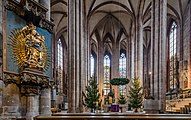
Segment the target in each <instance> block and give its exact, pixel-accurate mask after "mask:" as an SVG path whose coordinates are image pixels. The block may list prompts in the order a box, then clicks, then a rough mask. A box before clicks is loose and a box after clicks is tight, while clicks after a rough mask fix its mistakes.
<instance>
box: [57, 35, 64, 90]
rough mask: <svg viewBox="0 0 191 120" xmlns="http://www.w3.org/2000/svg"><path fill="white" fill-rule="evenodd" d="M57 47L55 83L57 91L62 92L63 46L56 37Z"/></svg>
mask: <svg viewBox="0 0 191 120" xmlns="http://www.w3.org/2000/svg"><path fill="white" fill-rule="evenodd" d="M57 48H58V51H57V53H58V58H57V59H58V78H57V82H58V83H57V84H58V92H63V46H62V42H61V40H60V39H58V43H57Z"/></svg>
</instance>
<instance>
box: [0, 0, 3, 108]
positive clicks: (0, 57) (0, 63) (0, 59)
mask: <svg viewBox="0 0 191 120" xmlns="http://www.w3.org/2000/svg"><path fill="white" fill-rule="evenodd" d="M2 3H3V1H2V0H0V24H2V22H3V13H2V12H3V5H2ZM2 88H3V31H2V26H0V89H2ZM2 98H3V94H2V91H1V90H0V109H1V108H2V101H3V100H2Z"/></svg>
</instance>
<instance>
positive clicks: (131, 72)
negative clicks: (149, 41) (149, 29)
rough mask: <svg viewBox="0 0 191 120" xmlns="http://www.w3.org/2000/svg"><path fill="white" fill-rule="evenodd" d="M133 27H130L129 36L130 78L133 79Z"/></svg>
mask: <svg viewBox="0 0 191 120" xmlns="http://www.w3.org/2000/svg"><path fill="white" fill-rule="evenodd" d="M134 33H135V32H134V25H132V27H131V35H130V47H131V49H130V52H129V53H130V58H129V59H130V70H131V71H129V72H130V76H129V77H130V78H134V77H135V40H134V38H135V35H134Z"/></svg>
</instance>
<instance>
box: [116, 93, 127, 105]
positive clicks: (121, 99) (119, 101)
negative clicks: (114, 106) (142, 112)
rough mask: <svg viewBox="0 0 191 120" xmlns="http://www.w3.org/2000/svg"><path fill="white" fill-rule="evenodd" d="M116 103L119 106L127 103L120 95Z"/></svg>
mask: <svg viewBox="0 0 191 120" xmlns="http://www.w3.org/2000/svg"><path fill="white" fill-rule="evenodd" d="M118 103H119V104H126V103H127V100H126V98H125V96H124V95H122V94H120V97H119V100H118Z"/></svg>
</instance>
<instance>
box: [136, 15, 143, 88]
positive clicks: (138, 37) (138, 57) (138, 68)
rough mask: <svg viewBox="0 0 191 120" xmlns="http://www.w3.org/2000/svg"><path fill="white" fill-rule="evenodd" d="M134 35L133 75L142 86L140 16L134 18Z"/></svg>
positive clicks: (141, 28) (141, 32)
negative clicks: (134, 65) (134, 60)
mask: <svg viewBox="0 0 191 120" xmlns="http://www.w3.org/2000/svg"><path fill="white" fill-rule="evenodd" d="M135 33H136V36H135V37H136V38H135V39H136V42H135V45H136V46H135V47H136V54H135V55H136V57H135V59H136V68H135V70H136V72H135V75H136V77H138V78H139V79H140V82H141V85H142V84H143V22H142V19H141V16H138V17H136V22H135Z"/></svg>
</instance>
